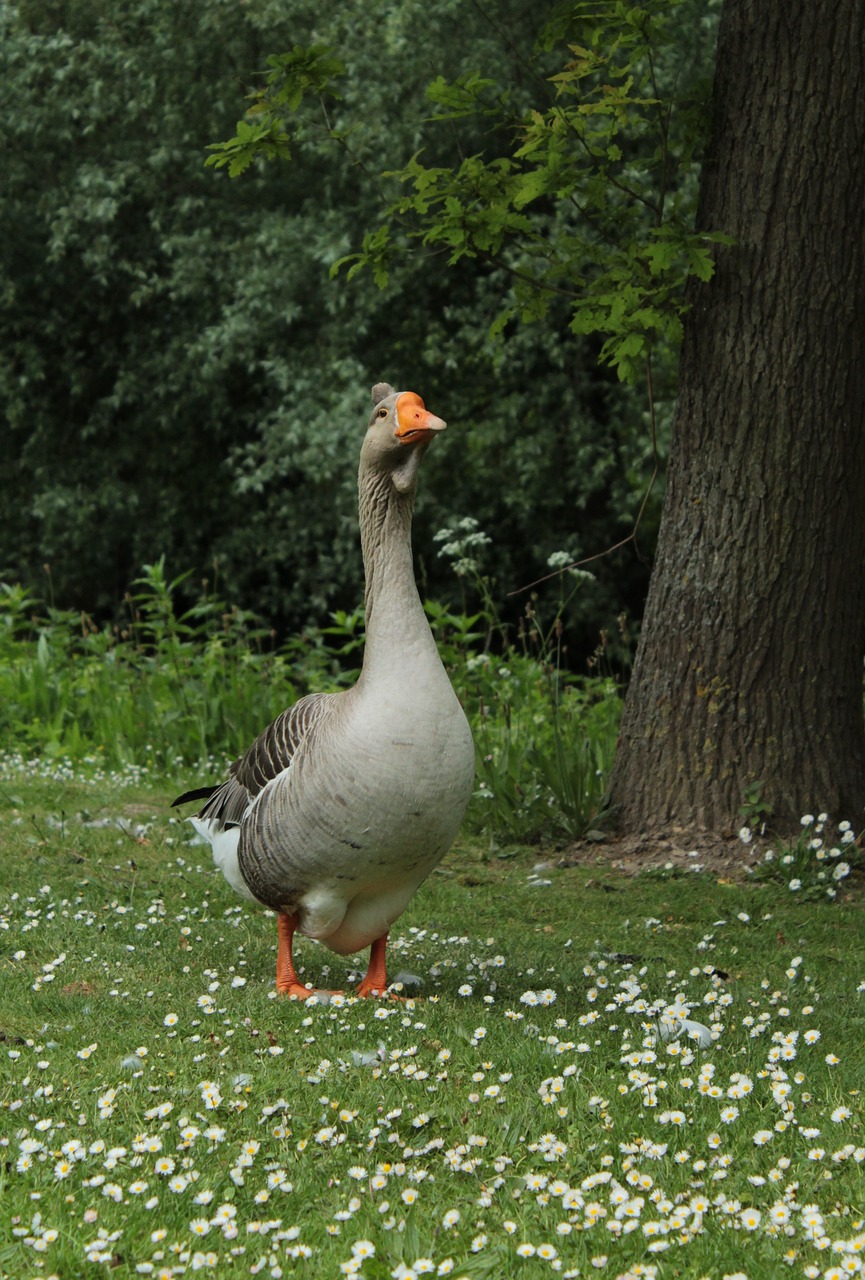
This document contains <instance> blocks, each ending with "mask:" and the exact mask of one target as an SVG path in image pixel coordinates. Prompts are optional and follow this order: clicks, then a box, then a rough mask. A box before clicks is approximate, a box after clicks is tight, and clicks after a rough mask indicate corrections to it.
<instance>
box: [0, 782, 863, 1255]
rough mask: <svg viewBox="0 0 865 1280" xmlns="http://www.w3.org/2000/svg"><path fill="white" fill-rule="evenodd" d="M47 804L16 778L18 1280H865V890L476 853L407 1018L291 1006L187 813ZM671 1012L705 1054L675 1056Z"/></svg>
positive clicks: (13, 1041)
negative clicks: (250, 1279) (555, 1279)
mask: <svg viewBox="0 0 865 1280" xmlns="http://www.w3.org/2000/svg"><path fill="white" fill-rule="evenodd" d="M56 773H57V776H56V777H52V776H51V767H50V766H49V765H48V764H47V763H46V765H45V767H44V776H42V777H37V778H35V779H33V778H30V779H28V778H27V777H26V776H25V775H23V774H22V773H20V772H19V771H17V770H16V768H15V767H14V765H11V764H9V763H8V762H7V765H6V767H5V772H3V773H2V774H0V914H2V919H0V938H2V951H0V969H2V984H3V986H2V990H3V1001H2V1032H3V1036H4V1039H3V1041H2V1043H0V1062H2V1076H0V1079H2V1083H0V1117H2V1120H0V1140H2V1143H3V1150H2V1153H0V1184H2V1186H0V1275H2V1276H3V1277H8V1278H9V1280H21V1277H34V1276H45V1277H48V1276H56V1277H60V1278H61V1280H71V1278H73V1277H78V1276H86V1275H90V1274H93V1275H96V1274H98V1273H99V1269H100V1268H101V1269H102V1270H103V1271H104V1273H105V1274H110V1275H111V1276H112V1277H114V1276H116V1277H118V1280H123V1278H125V1277H127V1276H130V1277H131V1276H136V1275H141V1274H144V1275H154V1276H166V1277H167V1276H177V1275H191V1274H192V1273H193V1272H199V1273H200V1274H203V1275H210V1274H213V1273H214V1271H215V1270H216V1269H217V1268H219V1273H220V1274H222V1273H226V1274H235V1275H250V1274H261V1275H265V1276H274V1277H279V1276H280V1275H289V1274H294V1272H295V1271H297V1272H298V1273H299V1274H306V1275H309V1276H322V1277H325V1276H326V1277H330V1276H334V1277H339V1276H340V1275H342V1274H349V1275H351V1274H355V1275H362V1276H363V1277H366V1278H367V1280H383V1278H387V1277H404V1278H406V1280H410V1277H411V1276H422V1275H425V1274H431V1275H448V1274H450V1275H452V1276H454V1277H460V1276H465V1277H481V1276H489V1277H495V1278H496V1280H499V1278H500V1277H506V1276H507V1277H510V1276H520V1277H525V1278H526V1280H536V1278H537V1277H546V1276H556V1275H561V1276H575V1275H580V1276H596V1275H597V1276H601V1277H608V1278H610V1280H612V1277H620V1276H636V1275H642V1276H657V1277H659V1278H662V1277H673V1276H686V1277H691V1276H693V1277H700V1276H706V1277H711V1280H722V1278H723V1277H724V1276H731V1275H735V1274H742V1275H745V1276H747V1277H748V1280H764V1278H765V1280H769V1278H770V1277H777V1276H778V1275H780V1274H784V1275H786V1274H792V1275H795V1276H802V1275H806V1276H817V1275H820V1276H825V1277H834V1276H836V1275H837V1276H841V1275H846V1274H848V1273H849V1269H852V1270H854V1271H855V1269H856V1268H857V1266H858V1262H859V1259H860V1258H861V1257H862V1256H863V1245H865V1221H863V1219H865V1137H863V1129H862V1123H863V1113H862V1099H861V1095H860V1089H861V1087H862V1080H863V1076H865V954H863V949H862V945H861V939H862V936H863V923H865V921H863V903H862V894H861V886H860V884H859V883H858V882H857V880H856V877H855V875H854V876H853V877H852V878H851V879H852V883H851V881H850V880H848V881H847V882H846V883H845V885H844V886H843V889H842V890H840V891H839V896H838V899H837V900H836V901H834V902H831V901H828V900H826V899H825V898H823V899H819V900H815V901H808V902H803V901H799V900H797V898H796V895H795V894H794V893H791V892H790V891H789V890H788V889H787V888H786V886H782V885H779V884H775V883H773V882H771V881H750V882H745V883H742V884H722V883H718V882H716V881H715V880H713V879H712V878H711V877H709V876H707V875H705V874H688V875H678V876H675V877H671V878H664V877H663V876H660V877H659V876H642V877H637V878H635V879H630V880H629V879H626V878H624V877H623V876H621V875H619V874H617V873H615V872H613V871H611V870H608V869H605V868H604V867H598V866H593V867H591V868H569V869H564V870H560V869H558V868H556V867H555V866H552V867H537V866H536V865H535V858H536V855H535V854H533V853H531V852H529V851H527V850H525V849H519V850H517V851H516V852H515V853H513V856H510V857H508V858H497V857H494V856H490V855H489V853H488V842H487V841H486V840H483V841H481V840H476V841H472V840H468V841H467V842H465V843H463V844H461V845H459V846H458V847H457V848H456V849H455V850H454V851H453V852H452V853H451V855H449V857H448V858H447V860H446V862H445V864H444V865H443V867H442V868H441V869H440V871H439V872H438V873H436V874H434V875H433V876H432V877H431V878H430V880H429V881H428V882H427V884H426V885H424V886H423V888H422V889H421V890H420V892H419V893H418V894H417V896H416V897H415V899H414V900H413V902H412V904H411V906H410V908H409V910H408V912H407V913H406V915H405V916H404V917H403V918H402V920H400V921H399V922H398V924H397V925H396V926H395V929H394V931H393V934H392V948H391V951H392V955H391V970H392V975H394V974H396V972H397V971H398V970H400V969H402V970H404V971H406V973H410V974H412V975H415V976H417V977H418V978H420V979H421V980H422V985H421V986H418V987H414V986H412V987H410V988H407V990H411V991H412V992H414V991H417V993H418V998H417V999H414V1000H409V1001H406V1002H389V1003H383V1004H374V1003H370V1002H355V1001H353V1000H351V999H347V1000H346V1001H345V1002H344V1003H339V1004H327V1005H324V1004H322V1005H314V1006H310V1005H305V1006H304V1005H300V1004H298V1003H296V1002H285V1001H282V1000H280V999H276V998H274V990H273V978H274V959H275V941H276V939H275V929H274V926H273V918H272V917H271V916H269V915H268V913H266V912H264V911H258V910H256V909H254V908H250V907H249V906H248V905H247V904H245V903H242V902H240V901H239V900H238V899H236V898H235V897H234V896H233V895H232V894H231V891H230V890H229V889H228V887H227V886H226V885H225V884H224V883H223V882H222V880H221V879H220V877H219V876H218V874H217V873H216V872H215V871H214V869H213V868H212V866H211V864H210V858H209V851H208V850H206V849H205V848H204V847H202V846H200V845H198V846H196V845H190V843H189V828H188V826H187V825H185V824H183V823H179V822H177V821H176V820H173V818H172V816H171V815H170V810H169V809H168V808H167V801H168V800H169V799H170V797H171V795H173V794H174V791H175V790H176V789H177V788H179V786H180V785H182V783H183V782H184V781H185V779H184V778H183V777H181V776H180V775H178V776H177V777H175V778H168V779H166V781H165V783H164V785H160V787H159V789H158V790H154V788H153V786H152V784H147V783H146V782H145V783H142V781H141V777H140V774H139V773H137V772H136V771H132V772H131V773H129V774H127V775H126V776H125V781H127V782H128V784H129V785H122V782H123V781H124V778H123V777H121V776H115V777H113V778H112V777H111V776H109V774H108V773H107V772H103V773H102V775H101V777H100V778H99V779H98V780H97V781H94V782H89V783H88V782H85V781H82V780H81V779H80V777H78V776H76V774H78V773H80V774H83V773H84V771H83V770H77V771H76V770H74V769H72V768H69V767H63V768H59V769H57V770H56ZM547 881H548V882H549V883H545V882H547ZM298 950H299V962H300V969H301V974H302V976H303V977H304V979H305V980H307V981H311V982H313V983H315V984H321V983H323V984H327V985H330V986H344V985H345V986H348V985H349V984H350V981H351V977H352V965H351V960H344V959H340V958H338V957H334V956H332V955H331V954H330V953H329V952H327V951H326V950H324V949H323V948H320V947H317V946H315V945H313V944H311V943H308V942H304V941H303V940H301V942H300V946H299V949H298ZM357 964H358V967H359V968H360V969H362V968H363V966H364V964H365V957H363V956H361V957H357ZM355 972H357V970H355ZM669 1006H678V1007H681V1008H684V1007H685V1006H688V1007H689V1008H690V1016H691V1018H693V1019H696V1020H697V1021H699V1022H701V1023H704V1024H706V1025H707V1026H709V1027H711V1028H712V1029H713V1034H714V1036H715V1040H714V1042H713V1043H712V1044H711V1045H710V1046H709V1047H708V1048H706V1049H699V1048H696V1047H695V1046H693V1045H692V1044H690V1043H689V1042H688V1041H687V1040H682V1041H681V1042H675V1041H668V1042H666V1043H665V1042H664V1041H663V1040H661V1039H660V1038H659V1036H658V1025H659V1017H660V1016H661V1015H662V1014H663V1012H664V1010H665V1009H666V1008H668V1007H669ZM813 1032H819V1039H815V1038H814V1037H813V1035H809V1034H808V1033H813ZM811 1041H813V1042H811ZM788 1090H789V1091H788ZM731 1091H732V1094H733V1095H735V1094H740V1095H741V1096H738V1097H735V1096H731ZM785 1094H786V1096H785ZM731 1107H734V1108H736V1109H737V1112H738V1114H737V1115H735V1117H734V1116H733V1113H732V1112H731V1111H727V1108H731ZM839 1108H841V1110H838V1109H839ZM833 1115H834V1118H833ZM725 1116H726V1117H727V1119H726V1120H725ZM160 1162H162V1163H160ZM160 1169H163V1170H164V1172H160ZM145 1184H146V1185H145ZM289 1185H290V1188H291V1189H287V1188H288V1186H289ZM749 1211H751V1212H749ZM757 1214H759V1215H760V1216H759V1220H758V1219H757V1216H756V1215H757ZM614 1224H617V1225H614ZM611 1226H612V1229H611ZM752 1228H753V1229H752ZM373 1249H374V1254H373V1253H372V1250H373ZM364 1255H368V1256H366V1257H365V1256H364ZM523 1255H527V1256H523ZM88 1259H89V1260H88ZM602 1259H606V1261H601V1260H602ZM845 1261H846V1262H847V1263H848V1270H843V1269H842V1267H843V1264H844V1263H845ZM788 1263H789V1264H790V1265H789V1267H788V1266H787V1264H788Z"/></svg>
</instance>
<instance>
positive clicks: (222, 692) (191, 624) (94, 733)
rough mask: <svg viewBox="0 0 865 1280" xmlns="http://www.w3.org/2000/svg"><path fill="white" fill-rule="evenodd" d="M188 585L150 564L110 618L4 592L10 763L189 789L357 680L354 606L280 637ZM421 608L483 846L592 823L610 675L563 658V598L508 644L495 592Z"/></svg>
mask: <svg viewBox="0 0 865 1280" xmlns="http://www.w3.org/2000/svg"><path fill="white" fill-rule="evenodd" d="M183 583H184V578H177V579H175V580H173V581H172V580H170V579H169V578H168V576H167V575H166V572H165V566H164V564H163V562H162V561H159V562H157V563H156V564H153V565H149V566H147V567H146V569H145V571H144V573H143V575H142V577H141V578H140V579H139V580H138V581H137V582H136V583H135V585H134V588H133V591H132V592H131V593H130V595H129V596H128V597H127V602H126V606H127V616H126V618H125V619H124V620H123V621H121V622H120V623H117V624H115V625H113V626H107V625H103V626H99V625H96V624H95V623H94V622H93V620H92V619H90V618H89V617H87V616H86V615H82V614H80V613H70V612H68V611H62V610H59V609H56V608H52V607H47V606H44V605H42V604H41V603H40V602H38V601H36V600H34V599H32V598H31V597H29V596H28V595H27V594H26V593H25V592H23V591H22V589H21V588H18V587H14V586H10V585H2V586H0V745H5V749H6V758H7V759H8V760H11V761H15V760H17V761H19V762H20V761H22V760H25V761H26V760H29V759H31V758H34V757H36V758H39V759H40V760H42V761H47V762H53V764H54V765H55V766H56V767H57V768H63V767H67V768H69V767H72V768H81V767H84V766H86V767H89V768H90V769H91V770H94V771H96V772H98V773H100V774H101V775H106V776H107V775H110V774H111V773H112V772H113V771H117V770H121V771H129V770H138V771H139V772H140V773H142V774H149V775H151V776H154V777H164V776H166V775H172V776H174V775H177V776H178V777H179V778H181V779H182V785H184V786H185V785H186V784H187V783H191V782H192V781H195V780H196V779H199V780H201V781H210V780H213V779H215V778H218V777H219V776H221V773H222V772H223V770H224V768H225V762H226V760H229V759H233V758H234V757H235V756H236V755H238V754H239V753H240V752H242V751H243V750H245V748H246V747H247V746H248V745H249V743H250V742H251V741H252V739H253V738H254V737H255V736H256V734H258V733H259V732H260V731H261V730H262V729H263V728H264V727H265V725H267V724H268V723H269V722H270V721H271V720H272V719H273V718H274V716H276V715H277V714H278V713H279V712H280V711H281V710H283V709H284V708H285V707H287V706H289V705H290V704H291V703H292V702H293V701H295V699H297V698H298V697H300V696H301V695H303V694H305V693H309V692H317V691H322V690H325V691H326V690H334V689H340V688H346V687H347V686H348V685H350V684H351V683H352V682H353V681H354V679H355V678H356V675H357V669H358V665H359V661H360V653H361V649H362V644H363V613H362V610H357V611H355V612H354V613H352V614H346V613H338V614H335V615H334V616H333V617H332V619H331V622H330V624H329V625H328V626H325V627H314V626H310V627H308V628H307V629H306V631H305V632H304V633H303V634H301V635H299V636H296V637H293V638H292V639H291V640H290V641H288V642H287V643H285V644H281V645H277V644H276V643H275V639H274V636H273V634H272V633H271V632H270V631H268V630H267V629H266V628H264V627H262V626H261V625H260V623H259V622H258V620H257V619H255V618H254V617H253V616H252V615H250V614H249V613H244V612H242V611H240V610H237V609H234V608H231V607H229V606H227V605H226V604H225V603H224V602H223V601H221V600H220V599H218V598H217V597H215V596H213V595H212V594H204V595H202V597H201V598H200V599H199V600H198V601H197V602H196V603H195V605H194V606H193V607H192V608H189V609H181V608H180V607H179V605H178V603H177V602H178V599H179V596H180V592H181V589H182V588H183ZM559 603H561V602H559ZM427 609H428V614H429V618H430V624H431V626H432V628H433V631H434V633H435V635H436V638H437V640H438V643H439V646H440V650H441V653H442V658H443V660H444V662H445V665H446V666H447V668H448V671H449V673H450V676H451V679H452V680H453V683H454V686H455V688H456V690H457V693H458V694H459V697H460V699H461V701H462V703H463V706H464V707H465V709H466V713H467V715H468V717H469V720H470V722H471V724H472V729H473V732H474V736H475V742H476V745H477V754H478V786H477V791H476V794H475V797H474V799H473V802H472V806H471V810H470V813H469V829H470V830H471V831H474V832H478V833H479V832H483V833H484V834H485V835H486V836H487V837H488V838H489V839H490V840H491V841H493V842H502V841H505V842H506V841H509V840H527V841H534V840H538V839H540V838H542V837H550V836H553V837H555V836H559V837H576V836H580V835H582V834H583V833H584V832H585V831H586V830H587V829H588V828H589V827H590V826H591V825H592V823H593V822H594V821H595V820H596V815H597V813H598V810H599V807H600V805H601V801H602V797H603V792H604V786H605V778H606V773H607V770H608V767H609V765H610V763H611V761H612V754H613V748H614V744H615V738H616V733H617V728H618V721H619V711H620V699H619V694H618V691H617V689H616V686H615V684H614V683H613V681H612V680H610V679H599V678H595V679H578V678H577V677H575V676H573V675H572V674H571V673H569V672H568V671H567V670H566V669H565V668H564V666H563V664H562V662H561V661H560V657H561V655H560V654H559V653H558V651H557V640H556V629H557V627H558V629H559V631H560V623H559V619H560V617H561V613H560V611H559V609H558V606H556V607H555V608H554V609H553V611H552V617H551V621H550V625H549V626H548V627H547V629H546V630H544V629H543V628H542V627H541V626H540V624H539V623H538V621H537V618H536V616H535V612H534V609H533V606H530V607H529V608H528V609H527V612H526V624H525V626H524V627H523V628H521V629H520V635H519V636H518V637H516V638H515V639H512V638H511V637H510V636H509V635H508V633H507V632H506V631H505V629H504V628H502V627H501V626H500V624H499V622H498V620H497V618H496V616H495V609H494V606H493V603H492V600H491V598H490V597H489V595H487V596H486V598H485V599H484V604H483V609H482V611H480V612H476V613H473V614H472V613H466V612H455V611H452V610H450V609H447V608H444V607H442V606H440V605H437V604H435V603H430V604H429V605H428V606H427ZM64 762H65V763H64Z"/></svg>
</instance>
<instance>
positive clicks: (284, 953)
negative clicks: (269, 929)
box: [276, 911, 343, 1000]
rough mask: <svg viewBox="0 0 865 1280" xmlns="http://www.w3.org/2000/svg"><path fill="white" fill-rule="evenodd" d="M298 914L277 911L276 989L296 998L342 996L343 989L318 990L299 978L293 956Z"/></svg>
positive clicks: (283, 994)
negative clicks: (305, 984)
mask: <svg viewBox="0 0 865 1280" xmlns="http://www.w3.org/2000/svg"><path fill="white" fill-rule="evenodd" d="M297 923H298V921H297V916H296V915H292V916H289V915H286V914H285V912H284V911H279V912H277V916H276V933H277V937H278V939H279V945H278V947H277V950H276V989H277V991H278V992H279V994H280V995H282V996H288V998H289V999H290V1000H291V999H294V1000H311V999H312V998H313V997H314V996H315V997H319V996H323V997H324V998H325V1000H326V999H327V997H329V996H341V995H342V994H343V993H342V992H341V991H317V990H316V989H315V988H314V987H306V986H304V984H303V983H302V982H301V980H300V978H298V976H297V973H296V972H295V968H294V959H293V957H292V940H293V938H294V934H295V930H296V929H297Z"/></svg>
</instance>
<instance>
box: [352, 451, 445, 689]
mask: <svg viewBox="0 0 865 1280" xmlns="http://www.w3.org/2000/svg"><path fill="white" fill-rule="evenodd" d="M414 495H415V488H414V485H413V484H412V485H410V486H409V487H408V488H407V489H406V490H405V491H404V492H400V491H399V490H398V489H397V488H396V486H395V484H394V483H393V479H392V478H391V476H390V475H388V474H382V472H381V471H379V470H376V469H373V468H370V467H365V466H363V465H362V466H361V470H360V475H359V477H358V505H359V515H360V540H361V548H362V550H363V567H364V574H365V578H366V648H365V650H364V658H363V670H364V673H365V675H366V676H367V678H368V677H369V674H370V672H372V671H373V670H375V669H379V670H384V671H390V672H397V673H400V672H403V673H405V665H406V663H407V662H411V661H413V660H416V659H417V658H418V657H421V656H424V657H427V658H429V657H435V660H436V661H438V654H437V650H436V647H435V642H434V640H433V638H432V634H431V632H430V629H429V626H428V624H427V620H426V616H425V614H424V611H423V606H422V604H421V601H420V596H419V595H418V590H417V586H416V584H415V578H414V566H413V564H412V551H411V519H412V511H413V509H414Z"/></svg>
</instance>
